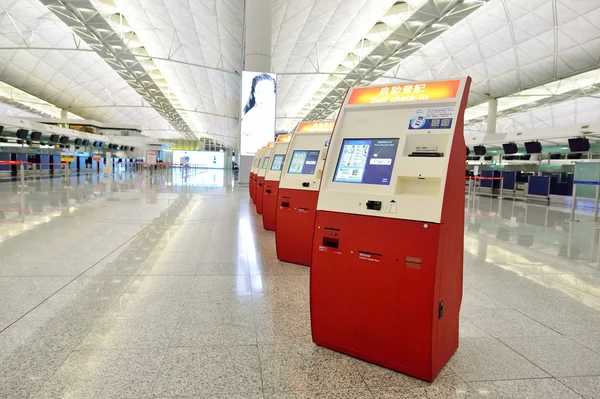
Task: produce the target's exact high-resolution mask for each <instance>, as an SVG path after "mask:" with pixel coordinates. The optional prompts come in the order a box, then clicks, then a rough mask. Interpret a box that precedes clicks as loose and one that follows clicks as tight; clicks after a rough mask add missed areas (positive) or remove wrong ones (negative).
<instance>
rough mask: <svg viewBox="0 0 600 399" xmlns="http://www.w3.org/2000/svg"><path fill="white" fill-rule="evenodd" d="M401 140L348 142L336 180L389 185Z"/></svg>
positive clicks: (343, 145) (345, 141) (334, 178)
mask: <svg viewBox="0 0 600 399" xmlns="http://www.w3.org/2000/svg"><path fill="white" fill-rule="evenodd" d="M398 141H399V139H370V140H366V139H345V140H344V142H343V143H342V150H341V152H340V157H339V159H338V163H337V168H336V170H335V175H334V177H333V181H334V182H336V183H359V184H379V185H386V186H389V184H390V180H391V178H392V170H393V169H394V161H395V160H396V151H397V149H398Z"/></svg>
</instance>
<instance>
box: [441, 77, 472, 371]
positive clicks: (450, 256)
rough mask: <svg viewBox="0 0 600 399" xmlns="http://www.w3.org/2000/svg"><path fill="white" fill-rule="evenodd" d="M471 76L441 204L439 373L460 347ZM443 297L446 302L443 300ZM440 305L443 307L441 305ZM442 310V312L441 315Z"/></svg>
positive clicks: (462, 104) (465, 93) (461, 108)
mask: <svg viewBox="0 0 600 399" xmlns="http://www.w3.org/2000/svg"><path fill="white" fill-rule="evenodd" d="M470 84H471V78H468V79H467V80H466V82H465V87H464V91H463V96H462V99H461V101H460V105H459V111H458V117H457V123H456V129H455V132H454V137H453V140H452V147H451V150H450V154H449V160H448V174H447V179H446V187H445V190H444V201H443V205H442V224H441V231H440V248H439V254H438V276H437V278H436V303H434V305H435V306H437V309H434V318H437V319H438V322H437V323H436V324H435V325H436V326H437V331H435V332H434V335H435V339H434V341H433V345H434V350H433V353H434V358H433V367H434V371H435V373H436V374H437V373H438V372H439V371H440V370H441V369H442V368H443V367H444V365H445V364H446V363H447V361H448V360H449V359H450V357H451V356H452V355H453V354H454V352H455V351H456V349H457V348H458V331H459V313H460V305H461V302H462V293H463V261H464V259H463V258H464V226H465V223H464V218H465V192H464V177H463V170H464V165H465V158H464V148H465V138H464V113H465V109H466V107H467V102H468V99H469V89H470ZM442 301H443V305H442V304H441V302H442ZM440 308H441V309H440ZM440 312H443V316H442V317H439V316H440V314H439V313H440Z"/></svg>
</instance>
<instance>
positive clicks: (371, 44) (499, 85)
mask: <svg viewBox="0 0 600 399" xmlns="http://www.w3.org/2000/svg"><path fill="white" fill-rule="evenodd" d="M273 2H274V8H273V21H272V24H273V41H272V57H273V71H274V72H275V73H277V74H278V75H279V76H278V85H277V91H278V94H277V97H278V106H277V131H279V132H283V131H290V130H293V128H294V127H295V126H296V124H297V123H298V122H300V121H301V120H303V119H307V120H316V119H327V118H330V117H332V116H334V115H335V112H337V110H338V108H339V105H340V103H341V101H342V99H343V96H344V94H345V92H346V90H347V89H348V88H349V87H353V86H366V85H371V84H389V83H400V82H411V81H423V80H441V79H455V78H458V77H463V76H467V75H468V76H471V77H472V78H473V85H472V90H471V95H470V99H469V105H470V107H471V108H469V109H468V110H467V121H468V122H467V124H468V125H469V126H468V129H469V131H470V132H472V134H480V133H482V132H484V131H485V130H486V126H485V125H486V119H487V101H488V100H489V99H490V98H497V99H499V118H498V127H497V129H498V131H506V130H507V129H521V128H527V129H530V128H542V127H548V126H561V125H562V124H564V123H568V122H569V121H575V123H588V121H592V122H595V121H596V119H597V118H600V117H596V116H595V115H596V114H598V112H596V113H595V114H594V113H593V111H592V109H593V107H594V106H596V109H598V107H597V105H598V98H597V97H598V96H599V93H598V71H599V70H600V56H599V54H600V29H599V28H598V23H597V21H600V0H404V1H398V0H273ZM46 6H47V7H46ZM244 7H245V1H244V0H0V80H1V81H2V82H4V83H5V84H4V85H0V102H1V103H4V105H2V106H0V114H6V115H19V114H21V113H23V115H30V116H35V115H43V116H52V117H58V116H59V114H60V111H61V110H63V109H64V110H68V111H69V112H70V113H71V115H70V117H71V118H72V117H73V116H75V115H76V116H78V117H82V118H86V119H92V120H97V121H100V122H107V123H108V122H110V123H111V124H114V125H119V124H121V125H136V126H140V128H141V129H142V131H143V134H144V135H148V136H151V137H155V138H164V139H175V138H181V137H184V138H193V139H197V138H199V137H206V138H208V139H212V140H218V141H219V142H221V143H224V144H226V145H228V146H232V147H236V146H237V145H238V144H239V142H238V135H239V114H240V111H239V108H240V84H241V79H240V71H241V70H242V68H243V62H242V61H243V47H244V46H243V38H244ZM573 112H576V114H575V115H573V114H572V113H573ZM549 118H550V119H549Z"/></svg>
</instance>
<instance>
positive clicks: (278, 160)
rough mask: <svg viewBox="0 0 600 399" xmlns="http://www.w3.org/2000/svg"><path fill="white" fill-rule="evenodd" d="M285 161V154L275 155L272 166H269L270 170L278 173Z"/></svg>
mask: <svg viewBox="0 0 600 399" xmlns="http://www.w3.org/2000/svg"><path fill="white" fill-rule="evenodd" d="M284 160H285V154H277V155H275V158H273V164H272V165H271V170H275V171H280V170H281V168H282V167H283V161H284Z"/></svg>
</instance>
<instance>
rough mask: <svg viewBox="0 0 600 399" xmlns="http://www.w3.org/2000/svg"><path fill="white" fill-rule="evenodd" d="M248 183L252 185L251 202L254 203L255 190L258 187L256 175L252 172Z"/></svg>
mask: <svg viewBox="0 0 600 399" xmlns="http://www.w3.org/2000/svg"><path fill="white" fill-rule="evenodd" d="M250 184H251V185H252V203H253V204H255V205H256V191H257V187H258V175H256V174H254V176H253V177H252V181H251V182H250Z"/></svg>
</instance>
